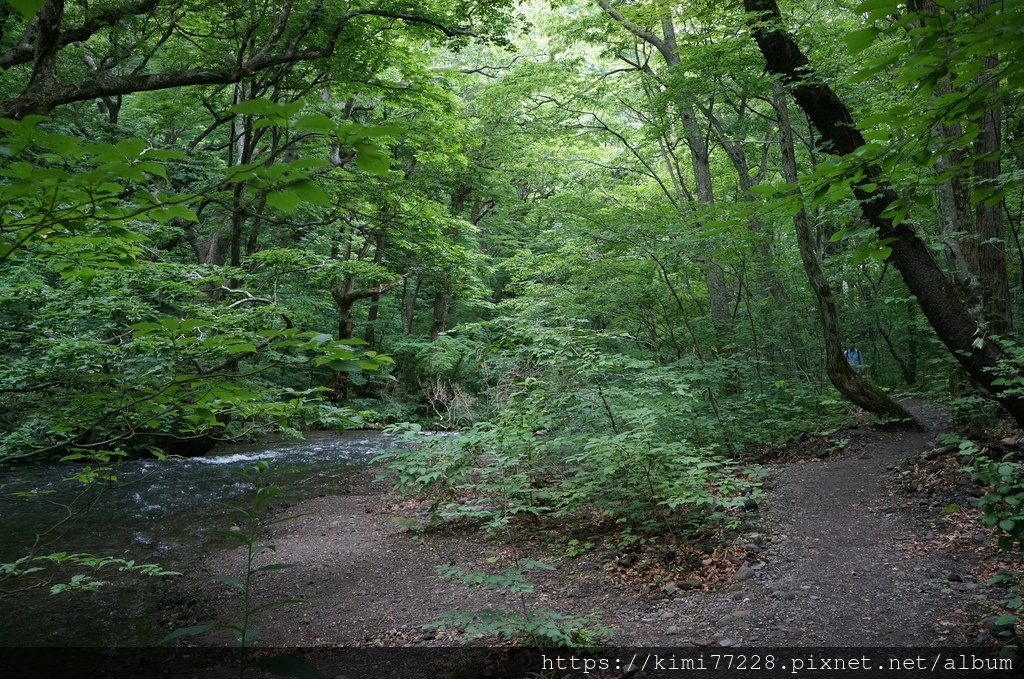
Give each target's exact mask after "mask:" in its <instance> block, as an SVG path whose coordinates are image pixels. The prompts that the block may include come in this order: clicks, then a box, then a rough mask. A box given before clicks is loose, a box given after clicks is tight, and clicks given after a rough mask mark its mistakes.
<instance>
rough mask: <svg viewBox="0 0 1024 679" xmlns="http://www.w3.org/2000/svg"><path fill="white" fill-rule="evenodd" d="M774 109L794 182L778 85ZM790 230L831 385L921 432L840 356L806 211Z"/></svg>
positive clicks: (838, 330) (789, 131)
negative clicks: (810, 294) (814, 306)
mask: <svg viewBox="0 0 1024 679" xmlns="http://www.w3.org/2000/svg"><path fill="white" fill-rule="evenodd" d="M772 90H773V93H774V95H775V96H774V104H775V110H776V113H777V114H778V118H779V146H780V147H781V150H782V177H783V179H785V180H786V182H787V183H789V184H796V183H797V180H798V178H799V177H798V173H797V165H796V151H795V149H794V145H793V128H792V126H791V125H790V122H789V110H788V107H787V106H786V91H785V89H784V88H783V86H782V83H780V82H778V81H775V82H773V83H772ZM793 228H794V229H795V231H796V242H797V248H798V249H799V250H800V261H801V262H803V265H804V271H805V272H806V273H807V280H808V281H809V282H810V284H811V291H812V292H813V293H814V299H815V302H816V303H817V306H818V320H819V321H820V322H821V332H822V338H823V339H824V342H825V370H826V372H827V373H828V379H829V381H830V382H832V384H833V386H835V388H836V389H837V390H838V391H839V393H840V394H842V395H843V396H844V397H845V398H846V399H847V400H849V401H850V402H852V403H854V404H856V405H858V406H860V407H861V408H863V409H864V410H866V411H868V412H869V413H872V414H874V415H878V416H879V417H881V418H885V419H891V420H896V421H897V422H900V423H904V424H906V425H907V426H909V427H910V428H913V429H923V427H922V426H921V425H920V423H918V421H917V420H916V419H914V416H913V415H911V414H910V413H909V412H908V411H907V409H906V408H904V407H903V406H902V405H900V403H899V402H898V401H897V400H896V399H894V398H892V397H891V396H889V395H888V394H886V393H885V392H884V391H882V390H881V389H879V388H878V387H877V386H875V385H874V384H872V383H871V382H870V381H869V380H868V379H867V378H866V377H864V376H863V375H858V374H857V373H856V372H854V371H853V368H851V367H850V364H849V362H848V361H847V360H846V356H845V355H844V354H843V330H842V326H841V325H840V323H839V312H838V310H837V309H836V303H835V299H834V298H833V296H832V288H831V286H829V284H828V279H826V278H825V273H824V272H823V271H822V270H821V262H820V261H819V260H818V251H817V248H816V247H815V239H814V233H813V231H812V230H811V222H810V219H809V218H808V216H807V211H806V210H805V209H803V208H800V210H799V211H798V212H797V213H796V214H795V215H794V216H793Z"/></svg>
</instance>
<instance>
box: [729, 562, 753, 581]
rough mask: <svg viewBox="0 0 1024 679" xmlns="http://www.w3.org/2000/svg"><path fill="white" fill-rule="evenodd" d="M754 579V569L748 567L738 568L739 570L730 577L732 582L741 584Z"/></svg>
mask: <svg viewBox="0 0 1024 679" xmlns="http://www.w3.org/2000/svg"><path fill="white" fill-rule="evenodd" d="M752 577H754V569H753V568H751V567H750V566H746V565H744V566H740V569H739V570H738V571H736V573H735V574H734V575H733V576H732V579H733V582H743V581H744V580H749V579H750V578H752Z"/></svg>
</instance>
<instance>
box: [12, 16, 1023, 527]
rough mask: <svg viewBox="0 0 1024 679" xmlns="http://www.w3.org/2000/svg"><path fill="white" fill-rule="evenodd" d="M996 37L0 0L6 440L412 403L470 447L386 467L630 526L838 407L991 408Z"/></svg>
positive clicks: (1008, 342)
mask: <svg viewBox="0 0 1024 679" xmlns="http://www.w3.org/2000/svg"><path fill="white" fill-rule="evenodd" d="M1022 34H1024V7H1022V6H1021V5H1020V4H1019V3H1010V2H997V1H993V0H978V1H975V0H970V1H966V0H941V1H940V0H919V1H914V2H909V3H904V2H895V1H894V0H892V1H890V0H866V1H864V2H805V1H800V2H784V3H781V5H780V4H777V3H776V2H774V0H745V1H744V2H742V3H741V2H728V3H722V2H699V1H698V2H687V3H671V2H665V1H664V0H642V1H640V0H637V1H630V2H615V1H612V0H597V1H596V2H563V1H555V2H540V1H539V0H538V1H537V2H523V3H515V2H511V1H504V0H494V1H482V0H481V1H477V0H429V1H425V2H401V1H395V2H391V1H388V0H381V1H380V2H362V1H356V2H323V1H322V0H295V1H293V0H285V1H284V2H245V3H227V4H225V3H205V2H202V1H201V0H199V1H193V0H140V1H137V2H132V1H120V0H118V1H113V0H111V1H102V2H84V1H83V2H69V1H65V0H45V1H40V0H10V1H9V2H7V3H5V4H3V5H2V6H0V65H2V67H3V69H4V70H3V73H2V75H0V100H2V102H0V108H2V113H3V115H4V116H6V117H5V118H3V119H2V120H0V350H2V352H3V356H4V360H3V361H2V363H0V461H2V462H12V461H16V460H24V459H30V458H36V459H39V458H44V457H63V458H66V459H78V460H84V461H86V462H87V463H88V464H87V465H86V466H84V467H83V469H84V470H85V471H84V472H83V473H82V474H83V478H92V477H91V476H90V475H93V476H95V475H97V474H99V475H102V474H103V470H104V469H106V468H107V467H106V465H107V464H108V463H109V462H110V461H111V460H113V459H116V458H118V457H124V456H137V455H151V454H155V455H158V456H162V455H166V454H196V453H201V452H204V451H206V450H209V449H210V448H211V447H213V446H214V445H216V444H217V443H218V442H223V441H227V440H233V439H239V438H254V437H256V436H258V435H259V434H261V433H264V432H267V431H273V430H281V431H286V432H295V431H300V430H304V429H310V428H342V427H351V426H366V425H375V424H388V423H402V422H405V423H416V424H418V425H420V426H424V427H428V428H436V427H441V428H451V429H459V430H461V431H462V432H463V436H461V437H459V438H458V439H457V440H454V441H446V442H442V443H440V444H438V445H437V446H436V447H429V446H428V447H426V448H425V449H424V450H423V452H421V453H420V455H419V456H418V457H415V456H414V457H411V458H406V459H404V461H403V462H402V463H401V465H400V466H401V471H402V476H401V478H402V479H403V482H405V483H407V484H412V485H415V486H422V487H429V486H431V485H433V484H438V483H444V484H449V485H451V486H457V485H459V483H461V482H463V481H464V482H467V483H468V482H469V478H470V477H469V476H468V475H469V470H470V469H472V470H473V474H472V483H473V484H476V486H477V487H478V488H479V489H481V493H483V494H485V495H488V496H489V497H493V496H494V494H495V493H499V492H500V493H501V494H502V496H503V497H506V498H510V502H511V504H508V505H505V506H504V509H503V510H502V512H500V517H498V518H499V519H500V520H502V521H507V520H508V518H509V516H510V515H514V514H516V513H518V512H529V513H540V512H549V511H556V510H557V511H572V510H573V509H574V508H577V507H579V506H581V505H582V504H584V503H590V504H588V506H596V507H598V508H599V509H601V510H602V511H606V512H608V514H609V515H610V516H612V517H619V518H622V519H623V520H624V521H625V520H627V519H628V521H631V522H635V529H636V530H639V531H643V530H648V529H654V530H661V529H664V528H666V527H668V529H671V527H672V525H673V523H672V522H674V521H676V520H680V521H683V522H685V521H688V520H690V519H689V518H687V517H689V516H690V515H691V514H690V510H692V509H693V508H707V507H710V506H714V505H715V504H716V503H717V502H721V501H729V502H739V503H742V502H744V499H743V496H742V495H741V494H739V491H740V490H742V489H743V488H749V484H750V483H751V482H752V479H751V477H749V476H748V475H746V472H737V471H736V469H735V467H734V461H735V459H736V456H737V455H738V454H739V453H741V452H742V451H743V450H745V449H746V448H748V447H750V446H752V445H760V444H769V443H775V442H779V441H784V440H786V439H788V438H789V437H792V436H794V435H795V434H797V433H799V432H802V431H806V430H808V429H810V428H814V427H822V426H827V425H828V423H830V422H839V421H841V420H842V419H843V418H844V417H846V415H847V414H848V413H849V411H850V408H851V407H852V406H853V405H855V406H857V407H859V408H861V409H863V410H864V411H866V412H868V413H870V414H872V415H873V416H875V417H877V418H878V419H879V420H880V421H882V422H883V423H888V424H891V425H892V426H903V427H911V428H913V427H915V426H918V425H917V423H916V422H915V421H914V420H913V417H912V416H911V415H910V414H909V413H908V412H907V411H906V410H904V408H903V406H901V405H900V404H899V403H898V402H897V401H896V400H895V399H894V398H893V395H894V394H900V395H906V394H917V395H923V396H926V397H927V398H929V399H931V400H933V401H936V402H942V403H946V404H948V405H949V406H950V407H951V408H952V409H953V411H954V414H955V416H956V418H955V419H956V424H957V426H959V427H961V428H964V429H973V430H975V431H977V430H980V429H981V428H983V427H986V426H990V425H991V424H992V422H993V419H992V418H993V417H995V416H996V415H997V414H999V413H1003V414H1009V415H1010V416H1011V417H1012V418H1014V419H1016V421H1017V422H1018V423H1019V422H1021V421H1022V419H1024V401H1022V398H1021V396H1022V387H1024V354H1022V348H1021V347H1020V346H1019V345H1018V344H1017V341H1016V335H1015V330H1014V329H1015V327H1016V326H1017V325H1018V324H1019V323H1020V315H1021V311H1022V308H1021V305H1022V299H1024V287H1022V286H1024V247H1022V245H1021V233H1020V231H1021V220H1022V218H1024V187H1022V180H1024V157H1022V154H1024V116H1022V113H1021V111H1020V107H1019V104H1020V102H1021V94H1022V85H1024V70H1022V69H1021V67H1020V57H1021V55H1022V51H1024V40H1022ZM852 349H857V350H859V352H860V355H861V356H862V357H863V364H862V365H857V364H856V361H854V362H853V363H851V362H850V361H849V360H848V359H847V356H846V353H845V352H847V350H852ZM481 451H486V452H487V453H488V455H490V456H491V457H489V458H488V460H489V462H488V464H487V465H486V467H485V468H481V467H480V466H479V465H477V461H478V455H479V454H480V453H481ZM566 469H571V470H572V471H571V473H569V472H566V471H565V470H566ZM474 506H475V505H473V503H472V502H467V503H465V505H464V508H465V509H466V511H475V510H474V509H473V507H474ZM510 507H511V509H510ZM477 509H479V508H477ZM496 516H497V515H496ZM623 517H626V518H623ZM496 520H498V519H496Z"/></svg>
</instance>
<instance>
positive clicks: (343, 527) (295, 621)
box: [169, 409, 991, 646]
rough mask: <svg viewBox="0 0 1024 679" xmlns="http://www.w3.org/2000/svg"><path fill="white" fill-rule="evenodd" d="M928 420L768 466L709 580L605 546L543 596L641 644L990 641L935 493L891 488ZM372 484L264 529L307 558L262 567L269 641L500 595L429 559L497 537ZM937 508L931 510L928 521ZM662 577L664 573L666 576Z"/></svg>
mask: <svg viewBox="0 0 1024 679" xmlns="http://www.w3.org/2000/svg"><path fill="white" fill-rule="evenodd" d="M918 414H919V415H920V416H921V417H922V418H923V420H924V421H925V422H927V424H928V425H929V431H928V432H925V433H896V432H889V431H879V430H876V429H873V428H869V427H864V426H862V427H859V428H857V429H856V430H852V431H850V432H846V433H844V434H843V436H844V437H847V438H848V439H849V443H848V444H847V445H846V446H845V449H844V450H843V452H842V453H841V454H840V455H838V456H835V457H834V458H830V459H827V460H825V461H819V460H813V461H806V462H798V463H792V464H779V465H775V466H773V467H772V474H771V476H770V479H769V482H768V489H767V501H766V503H765V506H764V507H763V509H762V511H761V516H760V518H759V520H758V522H759V524H760V526H759V527H758V529H757V533H752V534H749V535H746V536H744V538H743V540H742V541H743V542H744V543H746V550H747V554H748V555H747V558H746V563H744V564H743V566H742V567H741V568H740V570H739V571H738V572H737V573H736V575H735V576H734V582H733V584H731V585H730V586H727V587H725V588H719V589H717V590H715V591H710V592H708V591H689V592H683V591H681V590H678V591H670V593H669V594H666V593H665V591H664V590H663V589H662V585H663V584H665V583H660V582H659V583H649V584H648V586H646V587H638V586H636V585H625V584H621V583H619V582H616V581H615V579H613V578H612V577H610V576H609V573H608V570H607V568H606V567H605V566H606V564H607V563H608V562H609V561H610V560H611V559H612V558H614V556H615V555H614V554H609V553H604V554H597V553H592V554H589V555H587V556H584V557H582V558H579V559H573V560H566V561H562V562H560V563H559V567H558V570H557V571H555V572H554V573H552V574H550V575H547V576H546V577H545V578H544V579H543V580H541V581H539V582H538V592H539V594H540V598H541V600H542V602H543V605H545V606H547V607H550V608H552V609H554V610H557V611H560V612H563V613H589V612H591V611H595V610H600V611H602V614H601V617H602V619H603V621H604V623H605V624H607V625H609V626H611V627H612V628H613V629H614V633H615V636H614V642H615V643H617V644H623V645H640V646H654V645H665V646H683V645H720V646H729V645H747V646H749V645H773V646H776V645H777V646H790V645H792V646H828V645H844V646H849V645H854V646H872V645H873V646H904V645H906V646H910V645H935V644H940V643H943V644H966V643H985V642H990V641H991V639H989V638H988V637H986V636H984V635H982V636H979V632H978V628H977V622H976V617H977V611H976V606H975V605H974V604H973V603H972V600H973V599H974V598H975V597H977V596H978V595H979V594H981V593H983V591H984V586H983V585H977V584H975V583H974V582H973V581H972V580H973V578H972V577H971V575H970V573H971V570H972V568H973V567H974V566H975V565H976V564H975V563H973V562H972V561H971V559H972V557H971V555H970V554H969V553H966V552H948V553H947V552H943V551H940V550H934V549H932V550H929V549H922V545H924V544H926V543H927V542H928V541H929V540H930V539H933V538H935V537H936V532H937V531H941V525H942V519H941V518H940V512H939V507H938V506H933V505H934V504H936V503H933V502H929V501H926V500H922V499H921V498H920V497H917V496H909V495H906V494H904V493H903V492H901V491H900V490H898V486H899V484H898V480H899V475H900V473H901V466H903V465H905V464H906V463H907V462H908V461H911V460H913V459H915V458H916V457H917V456H918V455H920V453H921V452H922V451H924V450H926V449H928V448H929V447H931V446H932V445H933V443H934V441H935V439H936V436H937V434H938V433H940V432H941V430H942V428H943V426H944V422H943V419H942V416H941V415H940V414H937V413H935V412H933V411H929V410H925V411H921V410H920V409H918ZM387 499H388V498H387V496H386V494H385V493H384V492H383V490H382V489H381V488H379V487H378V486H375V485H373V484H356V486H355V489H354V490H353V491H352V492H351V493H350V494H347V495H343V496H336V497H325V498H320V499H317V500H312V501H309V502H306V503H303V504H302V505H301V506H299V507H297V508H293V509H295V510H297V511H299V512H302V513H304V514H305V515H306V516H305V517H303V518H301V519H299V520H297V521H293V522H290V523H284V524H280V525H279V526H278V527H277V528H276V529H275V532H274V535H273V541H274V542H275V544H276V545H277V548H278V554H279V555H280V559H282V560H286V561H290V562H294V563H298V564H301V565H302V566H303V567H302V568H296V569H292V570H287V571H281V572H279V573H274V574H269V575H267V576H266V577H265V578H264V579H263V580H262V582H261V585H260V587H261V591H262V592H263V596H262V597H261V598H262V599H263V600H269V598H272V597H299V598H302V599H304V600H305V601H306V603H305V604H303V605H297V606H289V607H285V608H280V609H276V610H274V611H272V612H271V613H270V614H268V615H269V620H268V619H266V618H265V619H264V620H263V621H262V623H261V627H263V628H264V630H265V631H264V633H263V635H262V638H261V643H263V644H276V645H281V646H293V645H299V646H301V645H364V644H371V645H442V644H450V643H452V642H453V639H451V638H450V637H449V636H447V635H445V634H440V635H435V634H434V633H425V632H423V631H422V630H421V629H420V625H422V624H423V623H426V622H428V621H430V620H432V619H434V618H435V617H436V616H437V615H438V614H440V613H441V612H443V611H446V610H451V609H455V608H463V609H476V608H482V607H503V606H507V605H509V604H510V603H511V602H508V601H506V600H505V599H504V597H502V596H500V595H498V594H496V593H494V592H479V591H472V590H468V589H467V588H466V587H465V586H463V585H461V584H457V583H452V582H448V581H444V580H442V579H440V578H439V577H438V576H437V575H436V574H435V572H434V566H435V565H436V564H440V563H457V564H459V565H462V566H464V567H466V568H471V567H472V566H473V565H474V564H480V563H483V562H484V560H485V559H486V558H487V557H488V556H491V555H494V554H497V553H500V552H501V551H502V550H503V548H504V546H503V545H501V544H500V543H498V544H496V543H488V542H485V541H482V540H481V539H479V538H478V537H475V536H451V535H445V536H438V535H431V536H427V537H425V538H423V539H418V538H417V537H415V536H414V535H412V534H410V533H409V532H408V531H405V530H403V529H401V528H399V527H398V526H397V525H396V524H395V523H394V521H393V516H392V515H391V514H390V513H387V512H386V511H384V510H383V509H382V505H383V503H384V502H385V501H386V500H387ZM928 522H931V524H933V525H929V523H928ZM237 556H238V555H237V553H222V554H218V555H213V556H212V557H210V558H209V559H207V560H206V562H205V563H204V564H202V568H203V569H204V570H205V571H206V572H207V573H226V572H233V571H236V570H237V568H238V564H239V561H238V559H237ZM671 589H672V588H671V587H670V588H669V590H671ZM235 602H236V599H235V598H233V597H230V596H229V595H228V594H227V593H225V592H224V591H223V589H215V588H214V587H213V586H207V587H205V588H202V589H200V590H196V589H194V588H193V589H184V590H182V593H180V594H179V595H178V596H177V597H172V600H171V610H172V611H173V614H172V616H171V617H172V618H173V619H172V620H169V623H170V624H173V625H178V624H182V623H183V622H191V621H193V620H202V619H208V618H209V617H211V616H212V615H214V614H218V615H220V616H221V617H222V618H223V617H225V615H226V616H227V617H229V618H230V615H231V614H230V611H231V609H232V608H233V607H234V606H235Z"/></svg>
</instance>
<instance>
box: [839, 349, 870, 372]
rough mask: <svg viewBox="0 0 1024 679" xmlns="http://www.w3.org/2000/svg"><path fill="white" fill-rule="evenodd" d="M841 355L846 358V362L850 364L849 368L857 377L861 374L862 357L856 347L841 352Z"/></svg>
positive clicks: (862, 369)
mask: <svg viewBox="0 0 1024 679" xmlns="http://www.w3.org/2000/svg"><path fill="white" fill-rule="evenodd" d="M843 355H844V356H846V362H847V363H849V364H850V367H851V368H853V372H855V373H857V374H858V375H861V374H863V372H864V368H865V366H864V357H863V356H861V354H860V349H858V348H857V347H850V348H849V349H847V350H846V351H844V352H843Z"/></svg>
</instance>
